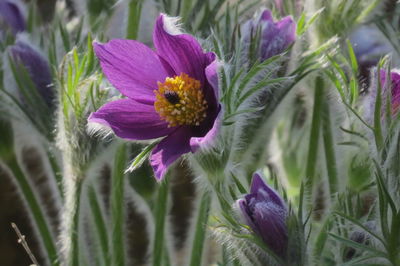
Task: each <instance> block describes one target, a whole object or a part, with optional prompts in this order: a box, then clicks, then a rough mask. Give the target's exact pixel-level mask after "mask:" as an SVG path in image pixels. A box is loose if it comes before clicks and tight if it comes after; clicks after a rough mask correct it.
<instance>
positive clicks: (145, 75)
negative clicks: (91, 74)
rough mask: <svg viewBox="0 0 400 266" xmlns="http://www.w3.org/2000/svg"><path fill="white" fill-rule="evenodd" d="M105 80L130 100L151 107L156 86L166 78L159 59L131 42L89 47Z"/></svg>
mask: <svg viewBox="0 0 400 266" xmlns="http://www.w3.org/2000/svg"><path fill="white" fill-rule="evenodd" d="M93 46H94V50H95V52H96V55H97V57H98V58H99V60H100V64H101V67H102V69H103V72H104V74H105V75H106V76H107V78H108V80H109V81H110V82H111V83H112V84H113V85H114V86H115V88H117V89H118V90H119V91H120V92H121V93H122V94H123V95H125V96H127V97H128V98H131V99H132V100H135V101H138V102H142V103H148V104H153V103H154V100H155V95H154V90H156V89H157V88H158V85H157V82H164V81H165V78H166V77H167V76H168V73H167V71H166V70H165V69H164V66H163V64H162V63H161V62H160V58H159V57H158V56H157V54H156V53H155V52H154V51H153V50H151V49H150V48H149V47H147V46H145V45H144V44H142V43H139V42H137V41H133V40H118V39H115V40H111V41H109V42H108V43H105V44H99V43H93Z"/></svg>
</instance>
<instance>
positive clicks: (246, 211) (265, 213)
mask: <svg viewBox="0 0 400 266" xmlns="http://www.w3.org/2000/svg"><path fill="white" fill-rule="evenodd" d="M236 204H237V205H238V206H239V208H240V210H241V213H242V215H243V217H244V220H245V222H246V223H247V225H248V226H250V227H251V229H252V230H253V231H254V233H255V234H257V235H259V236H260V237H261V238H262V239H263V241H264V242H265V243H266V244H267V246H268V247H269V248H270V249H271V250H272V251H274V252H275V253H276V254H277V255H278V256H280V257H281V258H283V259H284V258H285V257H286V250H287V246H288V232H287V227H286V217H287V209H286V205H285V203H284V202H283V200H282V199H281V198H280V197H279V195H278V194H277V193H276V192H275V191H274V190H273V189H271V188H270V187H269V186H268V185H267V184H266V183H265V182H264V181H263V179H262V178H261V176H260V175H259V174H257V173H256V174H254V175H253V180H252V183H251V189H250V194H247V195H246V196H244V198H242V199H239V200H238V201H237V202H236Z"/></svg>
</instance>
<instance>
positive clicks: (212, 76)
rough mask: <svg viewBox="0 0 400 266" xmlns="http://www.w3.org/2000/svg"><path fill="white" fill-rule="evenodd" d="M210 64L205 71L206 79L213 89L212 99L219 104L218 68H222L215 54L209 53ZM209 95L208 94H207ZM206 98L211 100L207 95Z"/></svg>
mask: <svg viewBox="0 0 400 266" xmlns="http://www.w3.org/2000/svg"><path fill="white" fill-rule="evenodd" d="M207 55H208V60H207V61H208V62H209V63H208V64H207V67H206V70H205V73H206V78H207V81H208V83H209V84H210V85H211V88H212V92H213V94H212V96H211V97H212V98H213V99H214V100H215V101H216V102H218V97H219V89H218V88H219V86H218V85H219V84H218V68H219V66H220V63H219V62H218V61H217V59H216V56H215V54H214V53H208V54H207ZM206 94H207V92H206ZM206 98H207V99H208V100H210V99H209V98H210V96H208V95H206Z"/></svg>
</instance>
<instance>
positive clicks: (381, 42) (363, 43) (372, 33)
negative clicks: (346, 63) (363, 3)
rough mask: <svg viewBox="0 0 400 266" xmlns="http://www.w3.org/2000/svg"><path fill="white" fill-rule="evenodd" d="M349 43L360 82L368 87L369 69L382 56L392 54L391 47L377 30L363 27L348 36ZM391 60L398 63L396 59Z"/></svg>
mask: <svg viewBox="0 0 400 266" xmlns="http://www.w3.org/2000/svg"><path fill="white" fill-rule="evenodd" d="M350 42H351V44H352V46H353V49H354V53H355V55H356V57H357V61H358V65H359V71H360V75H361V78H362V82H363V83H365V86H368V85H369V84H368V82H369V77H370V69H371V68H373V67H374V66H376V64H377V63H378V62H379V60H380V59H381V58H382V57H383V56H384V55H386V54H390V53H392V52H393V47H392V46H391V44H390V42H389V41H387V39H386V38H385V36H384V35H383V33H382V32H381V31H380V30H379V29H378V28H376V27H371V26H365V25H364V26H361V27H359V28H357V29H356V30H355V31H354V32H353V33H352V34H351V35H350ZM392 59H394V60H395V61H396V62H397V61H398V58H397V59H396V58H395V57H393V58H392Z"/></svg>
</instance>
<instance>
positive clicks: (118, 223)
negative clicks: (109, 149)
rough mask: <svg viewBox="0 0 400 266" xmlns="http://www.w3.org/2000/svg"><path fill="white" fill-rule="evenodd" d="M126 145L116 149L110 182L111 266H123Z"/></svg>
mask: <svg viewBox="0 0 400 266" xmlns="http://www.w3.org/2000/svg"><path fill="white" fill-rule="evenodd" d="M125 164H126V145H125V144H121V146H119V147H118V149H117V152H116V155H115V161H114V169H113V174H112V181H111V228H112V233H111V234H112V236H111V238H112V243H111V246H112V256H111V259H112V265H115V266H118V265H124V263H125V262H124V261H125V248H124V211H123V210H124V181H125V175H124V171H125Z"/></svg>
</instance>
